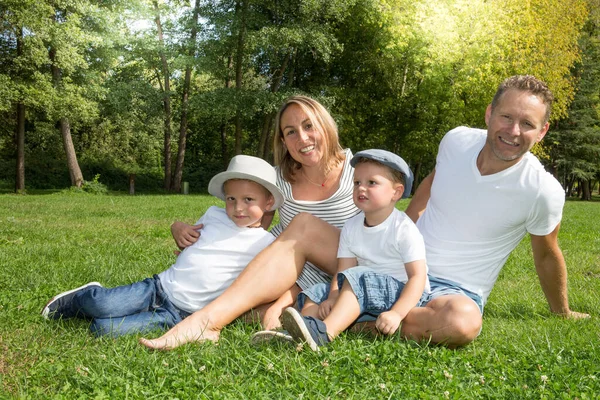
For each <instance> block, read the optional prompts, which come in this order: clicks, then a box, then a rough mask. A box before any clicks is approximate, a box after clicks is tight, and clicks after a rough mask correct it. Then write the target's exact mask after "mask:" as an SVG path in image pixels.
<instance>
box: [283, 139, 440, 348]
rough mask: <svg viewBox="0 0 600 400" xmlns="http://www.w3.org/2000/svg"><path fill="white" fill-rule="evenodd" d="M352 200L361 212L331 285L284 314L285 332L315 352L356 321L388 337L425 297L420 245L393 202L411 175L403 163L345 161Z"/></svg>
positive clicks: (370, 156)
mask: <svg viewBox="0 0 600 400" xmlns="http://www.w3.org/2000/svg"><path fill="white" fill-rule="evenodd" d="M350 163H351V165H352V166H353V167H354V168H355V170H354V192H353V200H354V203H355V204H356V206H357V207H358V208H359V209H360V210H362V212H361V213H360V214H358V215H357V216H355V217H353V218H351V219H349V220H348V221H347V222H346V223H345V225H344V227H343V229H342V233H341V237H340V245H339V249H338V271H337V274H336V275H335V276H334V277H333V279H332V281H331V284H330V285H328V284H325V283H322V284H318V285H315V286H313V287H311V288H310V289H308V290H306V291H303V292H302V293H300V295H299V296H298V308H299V309H300V310H301V313H299V312H298V311H297V310H296V309H294V308H291V307H289V308H287V309H286V310H285V312H284V314H283V326H284V328H285V329H286V330H287V331H288V332H289V334H290V335H291V336H292V337H293V338H294V340H295V341H297V342H306V343H307V344H308V345H309V346H310V348H311V349H312V350H314V351H317V350H318V347H319V346H322V345H325V344H327V343H329V342H330V341H331V340H333V339H334V338H335V337H336V336H338V335H339V334H340V332H342V331H343V330H345V329H346V328H348V327H349V326H350V325H352V324H353V323H354V322H355V321H357V320H360V321H369V320H370V321H373V320H376V323H375V326H376V327H377V329H378V330H379V331H380V332H382V333H383V334H386V335H392V334H393V333H395V332H396V331H397V330H398V328H399V327H400V323H401V322H402V319H403V318H404V317H405V316H406V314H408V312H409V311H410V309H411V308H413V307H415V306H417V305H419V304H420V302H421V299H422V298H423V296H424V295H426V294H427V293H428V292H429V280H428V278H427V264H426V262H425V243H424V242H423V237H422V236H421V234H420V233H419V230H418V229H417V227H416V225H415V224H414V223H413V222H412V220H411V219H410V218H409V217H408V216H407V215H406V214H405V213H404V212H402V211H399V210H397V209H396V207H395V206H396V202H397V201H398V200H400V199H401V198H402V197H408V195H409V194H410V190H411V187H412V183H413V175H412V172H411V171H410V168H409V167H408V165H407V164H406V162H405V161H404V160H403V159H402V158H401V157H399V156H398V155H396V154H394V153H391V152H389V151H385V150H377V149H372V150H364V151H360V152H358V153H356V155H355V156H354V157H353V158H352V160H351V162H350Z"/></svg>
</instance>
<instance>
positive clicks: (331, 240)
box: [140, 213, 340, 349]
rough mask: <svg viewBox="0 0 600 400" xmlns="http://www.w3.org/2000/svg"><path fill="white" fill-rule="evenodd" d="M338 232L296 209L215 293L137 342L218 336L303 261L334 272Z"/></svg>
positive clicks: (275, 291) (289, 281)
mask: <svg viewBox="0 0 600 400" xmlns="http://www.w3.org/2000/svg"><path fill="white" fill-rule="evenodd" d="M339 237H340V230H339V229H337V228H335V227H334V226H332V225H329V224H328V223H326V222H324V221H323V220H321V219H319V218H317V217H314V216H312V215H310V214H307V213H301V214H298V215H297V216H296V217H295V218H294V219H293V220H292V222H291V223H290V225H289V226H288V227H287V229H285V230H284V231H283V232H282V233H281V235H280V236H279V237H278V238H277V240H275V242H273V243H272V244H271V245H270V246H269V247H267V248H266V249H265V250H263V251H262V252H260V253H259V254H258V255H257V256H256V257H255V258H254V260H252V261H251V262H250V264H248V266H247V267H246V269H244V271H243V272H242V273H241V274H240V276H239V277H238V278H237V279H236V280H235V281H234V282H233V284H232V285H231V286H230V287H229V288H228V289H227V290H226V291H225V292H224V293H223V294H222V295H221V296H219V297H218V298H217V299H215V300H214V301H213V302H212V303H210V304H209V305H207V306H206V307H205V308H203V309H202V310H200V311H196V312H195V313H194V314H192V315H190V316H189V317H187V318H186V319H184V320H183V321H181V322H180V323H179V324H177V325H176V326H174V327H173V328H171V330H169V331H168V332H166V333H165V334H164V335H162V336H161V337H159V338H157V339H152V340H148V339H145V338H142V339H140V343H142V344H143V345H144V346H146V347H149V348H153V349H172V348H175V347H178V346H180V345H182V344H185V343H188V342H193V341H204V340H211V341H217V340H219V335H220V333H221V329H222V328H223V327H224V326H225V325H227V324H229V323H230V322H231V321H233V320H234V319H235V318H237V317H239V316H240V315H242V314H243V313H245V312H246V311H248V310H250V309H251V308H253V307H256V306H258V305H260V304H264V303H268V302H271V301H274V300H276V299H277V298H278V297H279V296H281V295H282V294H283V293H284V292H285V291H286V290H288V289H289V288H290V287H291V286H292V285H293V284H294V282H295V281H296V279H298V275H299V274H300V272H301V271H302V268H303V267H304V263H305V262H306V261H307V260H308V261H311V262H312V263H314V264H315V265H318V266H319V267H320V268H321V269H322V270H323V271H325V272H327V273H329V274H333V273H335V271H336V268H337V247H338V242H339ZM316 243H318V245H315V244H316Z"/></svg>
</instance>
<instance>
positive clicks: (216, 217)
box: [42, 155, 284, 336]
mask: <svg viewBox="0 0 600 400" xmlns="http://www.w3.org/2000/svg"><path fill="white" fill-rule="evenodd" d="M275 182H276V174H275V170H274V168H273V167H272V166H271V165H269V163H267V162H266V161H264V160H262V159H260V158H256V157H250V156H244V155H239V156H235V157H233V159H232V160H231V161H230V163H229V166H228V168H227V171H225V172H221V173H219V174H217V175H215V176H214V177H213V178H212V179H211V181H210V183H209V184H208V192H209V193H210V194H212V195H213V196H216V197H218V198H220V199H222V200H224V201H225V208H224V209H223V208H219V207H215V206H213V207H210V208H209V209H208V210H207V211H206V213H205V214H204V215H203V216H202V217H201V218H200V220H199V221H198V222H197V223H196V225H197V224H203V225H204V227H203V228H202V233H201V235H200V238H199V239H198V241H197V242H196V243H194V244H193V245H191V246H189V247H187V248H186V249H184V250H183V251H182V252H181V254H179V256H178V257H177V260H176V262H175V264H173V265H172V266H171V267H170V268H169V269H167V270H166V271H163V272H161V273H160V274H158V275H154V277H152V278H147V279H145V280H143V281H140V282H135V283H132V284H130V285H124V286H118V287H115V288H104V287H102V285H100V284H99V283H97V282H90V283H88V284H86V285H83V286H81V287H78V288H76V289H73V290H70V291H67V292H64V293H60V294H58V295H56V296H54V297H53V298H52V299H51V300H50V301H49V302H48V304H46V306H45V307H44V309H43V310H42V316H43V317H44V318H46V319H61V318H63V319H66V318H73V317H79V318H87V319H91V320H92V323H91V326H90V330H91V331H92V332H93V333H94V334H96V335H97V336H102V335H107V334H110V335H112V336H119V335H123V334H129V333H136V332H144V331H150V330H155V329H164V328H171V327H173V326H175V325H176V324H177V323H179V322H180V321H181V320H182V319H183V318H185V317H187V316H188V315H190V314H191V313H193V312H195V311H197V310H200V309H201V308H203V307H204V306H206V305H207V304H208V303H210V302H211V301H212V300H213V299H215V298H216V297H218V296H219V295H220V294H221V293H222V292H223V291H224V290H225V289H226V288H227V287H229V286H230V285H231V283H232V282H233V281H234V280H235V278H237V276H238V275H239V274H240V273H241V272H242V270H243V269H244V268H245V267H246V265H247V264H248V263H249V262H250V260H252V259H253V258H254V257H255V256H256V255H257V254H258V253H259V252H260V251H261V250H262V249H264V248H265V247H267V246H268V245H269V244H271V242H273V240H275V237H274V236H273V235H272V234H271V233H269V232H268V231H266V230H265V229H263V228H262V227H261V221H262V217H263V214H264V212H265V211H272V210H275V209H277V208H278V207H279V206H280V205H281V204H282V203H283V200H284V199H283V194H282V192H281V191H280V190H279V188H277V185H276V183H275Z"/></svg>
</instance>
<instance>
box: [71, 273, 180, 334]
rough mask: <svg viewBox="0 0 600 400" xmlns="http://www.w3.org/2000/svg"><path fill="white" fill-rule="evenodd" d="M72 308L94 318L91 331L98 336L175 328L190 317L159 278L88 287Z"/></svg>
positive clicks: (78, 313) (79, 315) (86, 316)
mask: <svg viewBox="0 0 600 400" xmlns="http://www.w3.org/2000/svg"><path fill="white" fill-rule="evenodd" d="M70 309H71V312H72V314H73V315H77V317H80V318H81V317H83V318H91V319H92V324H91V326H90V330H91V331H92V333H94V334H95V335H96V336H103V335H111V336H121V335H125V334H131V333H137V332H148V331H152V330H157V329H165V328H171V327H173V326H175V325H176V324H177V323H179V322H181V320H182V319H183V318H185V317H187V316H188V315H189V313H187V312H185V311H183V310H180V309H178V308H177V307H175V306H174V305H173V304H172V303H171V301H170V300H169V298H168V297H167V295H166V294H165V292H164V291H163V288H162V285H161V284H160V279H159V278H158V276H157V275H154V277H153V278H147V279H144V280H143V281H140V282H135V283H132V284H131V285H124V286H117V287H114V288H104V287H99V286H90V287H87V288H86V289H84V290H82V291H81V292H79V293H77V295H75V296H74V297H73V299H72V301H71V306H70ZM65 314H69V313H68V312H66V313H65Z"/></svg>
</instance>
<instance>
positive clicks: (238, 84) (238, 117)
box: [235, 0, 248, 155]
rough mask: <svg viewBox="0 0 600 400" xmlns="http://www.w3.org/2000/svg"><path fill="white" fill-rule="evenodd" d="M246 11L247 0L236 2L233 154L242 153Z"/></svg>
mask: <svg viewBox="0 0 600 400" xmlns="http://www.w3.org/2000/svg"><path fill="white" fill-rule="evenodd" d="M247 12H248V0H240V1H238V2H237V4H236V14H237V13H241V15H240V16H239V17H240V18H239V20H240V27H239V33H238V41H237V54H236V60H235V92H236V104H237V108H236V112H235V154H236V155H238V154H242V110H241V106H240V96H241V92H242V75H243V69H242V63H243V61H244V46H245V41H246V13H247Z"/></svg>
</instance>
